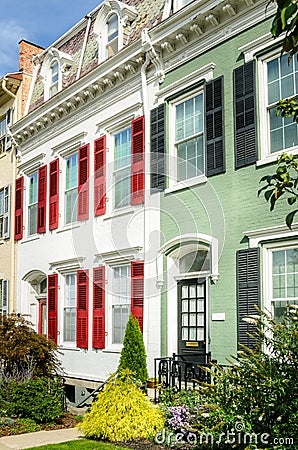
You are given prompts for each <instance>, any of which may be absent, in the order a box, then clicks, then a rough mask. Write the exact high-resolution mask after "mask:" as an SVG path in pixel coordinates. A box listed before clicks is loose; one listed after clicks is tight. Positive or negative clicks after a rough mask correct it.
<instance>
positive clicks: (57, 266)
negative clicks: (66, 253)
mask: <svg viewBox="0 0 298 450" xmlns="http://www.w3.org/2000/svg"><path fill="white" fill-rule="evenodd" d="M85 259H86V258H85V257H83V256H81V257H78V258H71V259H64V260H61V261H54V262H50V270H53V271H57V272H59V273H61V274H65V273H70V272H74V271H77V270H79V269H82V268H83V262H84V260H85Z"/></svg>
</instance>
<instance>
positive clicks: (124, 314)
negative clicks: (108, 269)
mask: <svg viewBox="0 0 298 450" xmlns="http://www.w3.org/2000/svg"><path fill="white" fill-rule="evenodd" d="M130 303H131V280H130V266H129V265H123V266H117V267H113V300H112V343H113V344H121V343H122V341H123V338H124V334H125V328H126V324H127V321H128V317H129V313H130Z"/></svg>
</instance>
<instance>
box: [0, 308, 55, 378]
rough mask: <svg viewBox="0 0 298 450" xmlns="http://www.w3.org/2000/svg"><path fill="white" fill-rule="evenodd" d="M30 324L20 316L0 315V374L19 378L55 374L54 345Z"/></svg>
mask: <svg viewBox="0 0 298 450" xmlns="http://www.w3.org/2000/svg"><path fill="white" fill-rule="evenodd" d="M31 325H32V324H31V323H30V322H28V321H27V320H26V319H25V318H24V317H23V316H21V315H20V314H10V315H8V316H1V315H0V361H1V366H0V372H1V373H0V375H1V374H2V376H5V377H7V376H9V377H13V378H15V379H16V378H18V379H22V378H27V377H28V376H43V377H44V376H52V375H53V373H58V372H59V370H60V363H59V361H58V358H57V356H56V354H55V350H56V345H55V344H54V342H52V341H50V340H48V339H46V338H45V337H44V336H41V335H39V334H37V333H36V332H35V331H34V330H33V329H32V326H31Z"/></svg>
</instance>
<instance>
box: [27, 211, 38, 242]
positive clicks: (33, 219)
mask: <svg viewBox="0 0 298 450" xmlns="http://www.w3.org/2000/svg"><path fill="white" fill-rule="evenodd" d="M28 213H29V218H28V220H29V236H31V235H32V234H35V233H36V232H37V204H35V205H31V206H29V208H28Z"/></svg>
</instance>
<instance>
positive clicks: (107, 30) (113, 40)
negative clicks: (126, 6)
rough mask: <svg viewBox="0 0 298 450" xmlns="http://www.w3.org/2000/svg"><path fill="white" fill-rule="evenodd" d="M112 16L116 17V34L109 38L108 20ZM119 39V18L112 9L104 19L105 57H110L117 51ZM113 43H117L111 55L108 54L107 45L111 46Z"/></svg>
mask: <svg viewBox="0 0 298 450" xmlns="http://www.w3.org/2000/svg"><path fill="white" fill-rule="evenodd" d="M112 17H116V18H117V36H115V37H114V38H112V39H111V40H109V21H110V20H111V18H112ZM119 39H120V20H119V16H118V14H117V13H116V12H114V11H112V12H111V14H110V15H109V16H108V17H107V21H106V44H105V52H106V55H105V56H106V58H107V59H108V58H112V57H113V56H114V55H115V54H116V53H118V51H119ZM114 43H117V49H116V51H115V53H114V54H113V55H109V51H108V47H109V46H111V45H112V46H113V44H114Z"/></svg>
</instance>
